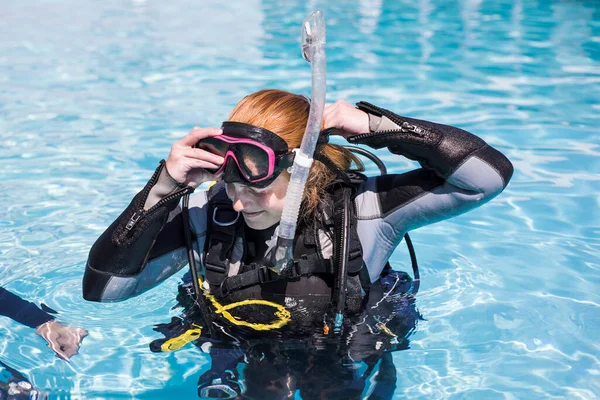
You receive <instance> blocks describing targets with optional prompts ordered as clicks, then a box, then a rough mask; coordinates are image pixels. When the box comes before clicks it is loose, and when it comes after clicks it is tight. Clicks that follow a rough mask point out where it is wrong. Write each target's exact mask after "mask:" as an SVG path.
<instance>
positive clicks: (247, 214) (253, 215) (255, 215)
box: [242, 211, 264, 218]
mask: <svg viewBox="0 0 600 400" xmlns="http://www.w3.org/2000/svg"><path fill="white" fill-rule="evenodd" d="M263 212H264V211H256V212H248V211H242V214H244V217H249V218H254V217H257V216H259V215H260V214H262V213H263Z"/></svg>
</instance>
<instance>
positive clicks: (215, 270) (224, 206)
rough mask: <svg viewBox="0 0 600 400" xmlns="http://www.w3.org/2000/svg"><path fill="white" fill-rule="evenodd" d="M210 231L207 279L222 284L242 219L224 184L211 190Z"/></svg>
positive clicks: (205, 258)
mask: <svg viewBox="0 0 600 400" xmlns="http://www.w3.org/2000/svg"><path fill="white" fill-rule="evenodd" d="M208 197H209V199H210V200H209V202H208V209H207V212H208V232H210V235H207V240H206V244H205V246H206V247H205V256H204V267H205V275H206V280H207V281H208V283H210V284H211V285H217V286H218V285H220V284H221V283H222V282H223V279H225V277H226V274H227V267H228V265H229V257H230V255H231V252H232V249H233V246H234V244H235V240H236V237H237V236H238V231H239V229H240V227H241V224H242V219H241V218H240V215H239V213H238V212H236V211H234V210H233V208H232V206H231V200H230V199H229V197H228V196H227V192H226V191H225V190H224V188H223V185H219V184H217V185H215V186H213V187H212V188H211V189H210V190H209V194H208Z"/></svg>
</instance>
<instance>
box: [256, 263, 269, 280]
mask: <svg viewBox="0 0 600 400" xmlns="http://www.w3.org/2000/svg"><path fill="white" fill-rule="evenodd" d="M256 273H257V274H258V281H259V282H260V283H265V282H270V281H272V279H270V278H271V270H270V269H269V268H267V267H265V266H262V267H260V268H258V269H257V270H256Z"/></svg>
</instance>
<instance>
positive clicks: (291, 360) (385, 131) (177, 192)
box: [83, 103, 513, 398]
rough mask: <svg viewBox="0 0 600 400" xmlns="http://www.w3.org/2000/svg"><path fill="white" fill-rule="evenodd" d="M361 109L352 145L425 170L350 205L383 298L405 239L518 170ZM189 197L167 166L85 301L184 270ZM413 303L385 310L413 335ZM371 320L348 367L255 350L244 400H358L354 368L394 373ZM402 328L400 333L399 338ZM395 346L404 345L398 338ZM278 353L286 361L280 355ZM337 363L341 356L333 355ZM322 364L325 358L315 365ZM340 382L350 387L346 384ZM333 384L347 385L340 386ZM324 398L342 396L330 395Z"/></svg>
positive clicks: (198, 230) (469, 146)
mask: <svg viewBox="0 0 600 400" xmlns="http://www.w3.org/2000/svg"><path fill="white" fill-rule="evenodd" d="M359 108H360V109H362V110H363V111H365V112H367V113H368V114H369V121H370V132H369V133H365V134H360V135H354V136H350V137H348V141H349V142H350V143H352V144H361V145H366V146H369V147H372V148H375V149H379V148H383V147H387V148H388V150H389V151H390V152H392V153H394V154H397V155H400V156H404V157H407V158H409V159H411V160H416V161H418V162H419V163H420V164H421V167H422V168H419V169H415V170H414V171H410V172H407V173H404V174H390V175H386V176H378V177H370V178H368V179H367V180H366V181H365V182H364V183H362V184H361V185H360V186H359V187H358V188H357V190H356V193H355V196H354V198H353V199H354V209H355V211H356V212H355V214H356V218H357V223H356V225H357V234H358V236H359V240H360V243H361V245H362V249H363V251H362V260H363V262H364V264H365V265H366V267H367V269H368V272H369V276H370V279H371V282H372V286H373V288H375V289H376V288H378V287H379V289H380V291H381V292H382V293H385V289H386V287H388V286H389V285H388V286H386V285H387V283H386V282H381V281H382V277H384V276H385V275H386V271H385V266H386V264H387V261H388V259H389V257H390V256H391V254H392V253H393V251H394V250H395V248H396V247H397V246H398V244H399V243H400V241H401V240H402V237H403V236H404V234H405V233H406V232H408V231H410V230H413V229H416V228H419V227H421V226H424V225H427V224H431V223H434V222H437V221H440V220H443V219H446V218H450V217H452V216H455V215H458V214H461V213H463V212H466V211H468V210H470V209H473V208H475V207H478V206H480V205H482V204H484V203H485V202H486V201H489V200H490V199H492V198H493V197H495V196H496V195H498V194H499V193H500V192H502V190H503V189H504V188H505V187H506V185H507V184H508V182H509V180H510V178H511V176H512V173H513V167H512V164H511V163H510V161H509V160H508V159H507V158H506V157H505V156H504V155H503V154H502V153H500V152H499V151H498V150H496V149H494V148H493V147H491V146H489V145H488V144H487V143H485V141H483V140H482V139H480V138H479V137H477V136H475V135H472V134H470V133H468V132H466V131H464V130H461V129H458V128H454V127H451V126H446V125H441V124H436V123H432V122H428V121H422V120H416V119H412V118H406V117H402V116H399V115H397V114H394V113H392V112H390V111H387V110H384V109H381V108H378V107H375V106H373V105H371V104H368V103H359ZM190 191H191V190H190V189H189V188H187V187H186V186H185V185H182V184H180V183H178V182H175V181H174V180H173V179H172V178H171V177H170V176H169V174H168V172H167V171H166V168H165V167H164V163H161V164H160V166H159V167H158V169H157V170H156V172H155V174H154V175H153V177H152V178H151V180H150V181H149V182H148V184H147V185H146V187H145V188H144V189H143V190H142V191H141V192H140V193H138V195H136V196H135V198H134V199H133V201H132V202H131V204H130V205H129V206H128V207H127V209H126V210H125V211H124V212H123V213H122V214H121V215H120V216H119V217H118V218H117V220H116V221H115V222H114V223H113V224H112V225H111V226H110V227H109V228H108V229H107V230H106V231H105V232H104V233H103V234H102V236H101V237H100V238H99V239H98V240H97V241H96V243H95V244H94V246H93V247H92V249H91V251H90V255H89V259H88V263H87V266H86V271H85V275H84V279H83V296H84V297H85V298H86V299H87V300H91V301H120V300H125V299H128V298H130V297H132V296H136V295H138V294H140V293H142V292H144V291H146V290H148V289H150V288H152V287H154V286H156V285H157V284H159V283H160V282H162V281H164V280H165V279H167V278H168V277H169V276H171V275H172V274H174V273H175V272H177V271H179V270H180V269H181V268H183V267H184V266H185V265H186V264H187V252H186V248H185V241H184V236H183V234H182V232H183V225H182V223H183V222H182V217H181V209H180V208H179V207H178V203H179V200H180V198H181V197H182V196H183V195H184V194H186V193H189V192H190ZM208 208H209V207H208V197H207V194H206V192H201V193H200V194H198V195H196V196H194V197H192V198H191V199H190V225H191V228H192V231H193V232H194V234H195V241H194V244H193V245H194V248H195V250H196V253H197V254H203V252H204V249H205V238H206V232H207V225H208V224H207V221H208V220H209V218H212V216H211V215H207V210H208ZM319 241H320V242H319V249H320V252H321V257H322V258H323V259H329V258H331V256H332V248H333V245H332V241H331V237H330V236H327V235H326V234H324V235H320V232H319ZM249 243H250V242H249V241H247V242H246V243H241V246H234V247H236V248H235V249H234V250H233V251H232V253H231V257H230V258H229V262H230V263H231V264H230V265H233V264H234V263H235V262H237V261H240V262H241V261H251V260H249V259H248V258H247V257H248V252H244V249H246V250H247V249H248V246H249ZM258 247H259V248H262V247H264V246H262V245H260V246H258ZM238 248H239V249H238ZM238 250H239V251H238ZM259 253H260V250H259V249H258V248H256V246H255V247H254V256H253V258H256V259H259V258H260V254H259ZM202 260H203V258H202V257H198V258H197V262H198V263H199V264H200V265H202ZM202 266H203V265H202ZM229 271H237V270H234V269H229ZM232 273H233V274H234V275H235V274H237V272H232ZM392 275H393V274H392ZM393 278H394V279H395V280H394V281H393V282H394V285H395V284H396V283H398V282H399V281H400V280H401V279H402V278H400V277H398V276H395V277H394V276H393ZM294 283H295V282H290V284H289V285H288V286H289V287H292V286H294ZM284 286H285V285H284ZM389 290H392V289H389ZM286 294H287V292H286ZM400 295H401V294H399V296H400ZM399 300H402V299H399ZM369 301H373V302H378V301H379V299H377V297H376V296H374V295H373V296H370V297H369ZM409 303H410V302H409V301H408V300H407V299H404V300H403V301H400V302H399V303H398V304H400V306H399V308H400V309H399V310H396V307H397V306H398V305H397V304H394V303H390V304H388V306H389V307H391V309H392V311H398V312H399V313H402V312H403V311H402V310H403V309H404V310H406V311H408V314H409V316H408V317H407V318H406V321H404V320H403V318H402V317H400V318H396V319H394V320H393V321H392V320H390V321H392V323H397V324H398V325H402V324H404V325H405V328H406V327H407V328H406V329H408V330H410V329H411V328H410V327H411V326H412V327H414V322H415V319H416V318H417V314H416V313H411V312H410V310H414V306H413V304H412V303H410V304H409ZM376 304H378V303H376ZM302 306H303V303H302V300H300V301H294V304H286V307H288V308H289V309H290V312H291V313H292V314H293V312H294V309H295V310H300V311H302V310H301V309H302ZM367 309H368V306H367ZM368 318H371V319H372V320H373V321H370V322H369V323H363V324H360V325H358V326H359V328H357V330H356V332H354V333H355V335H354V336H353V340H355V343H356V346H353V347H352V346H351V347H352V351H351V352H350V354H349V357H350V358H351V360H347V359H346V358H344V357H337V358H333V359H330V358H328V354H332V353H331V352H329V353H320V354H319V355H317V356H316V357H317V358H318V359H313V358H311V357H313V355H314V353H313V354H312V355H311V353H310V352H309V353H306V351H305V350H306V349H301V350H299V351H300V352H303V354H304V355H298V354H295V353H294V352H295V350H294V349H290V348H284V349H283V350H282V349H278V350H277V351H275V352H273V351H271V350H270V349H271V347H273V346H274V347H277V345H278V343H279V341H277V340H272V341H271V344H272V345H273V346H271V347H267V348H264V349H262V350H261V348H260V347H257V346H253V347H252V349H251V351H255V352H256V354H255V355H256V356H257V357H251V360H250V362H251V364H250V365H249V366H251V367H252V368H250V369H247V372H246V373H245V375H246V376H247V377H253V378H252V379H250V381H249V382H248V393H251V394H253V395H256V397H257V398H267V397H265V396H266V391H267V390H271V389H272V390H271V391H270V393H271V394H273V396H272V397H274V398H277V397H278V396H279V397H281V396H284V395H285V393H286V392H285V391H286V390H288V389H289V390H295V389H300V390H301V392H302V391H303V392H304V394H303V396H306V397H305V398H311V397H315V396H325V398H340V397H341V398H344V397H345V398H350V397H358V396H360V393H361V391H362V388H363V387H364V379H366V378H362V377H361V376H360V374H359V373H358V370H357V369H356V368H354V367H348V366H349V365H353V363H355V362H363V363H365V365H367V371H369V369H370V368H374V366H375V365H376V364H379V365H381V366H387V367H388V369H389V365H390V362H389V361H390V359H389V357H387V356H384V355H383V351H384V348H385V347H386V345H378V343H377V336H376V335H381V337H383V336H385V335H384V333H382V332H383V331H384V329H383V328H382V330H378V332H376V335H374V336H368V335H371V333H372V332H371V331H372V330H373V327H374V326H375V325H376V322H377V321H376V318H377V316H376V315H367V316H366V317H365V321H367V319H368ZM394 321H396V322H394ZM411 321H412V322H411ZM358 322H360V320H359V321H358ZM388 322H389V321H388ZM214 323H218V321H216V322H214ZM322 329H323V328H322V326H321V330H322ZM403 329H404V328H402V327H399V331H402V330H403ZM406 329H404V330H406ZM350 333H352V331H351V332H350ZM364 337H368V339H367V340H366V341H365V342H364V343H366V344H365V345H364V346H363V341H362V340H361V338H364ZM374 338H375V339H374ZM399 339H402V338H401V337H400V335H399ZM378 346H379V347H378ZM284 347H285V346H284ZM288 347H289V346H288ZM280 350H282V351H283V352H284V353H285V354H287V355H284V356H281V354H282V351H280ZM346 350H348V348H346V349H344V348H342V352H343V351H346ZM363 350H364V351H363ZM290 352H292V353H294V354H292V353H290ZM211 354H212V352H211ZM228 354H229V353H228ZM333 354H336V355H338V356H340V355H341V354H340V353H338V352H337V351H336V352H334V353H333ZM321 356H322V357H323V358H319V357H321ZM233 359H235V357H233ZM261 360H262V361H261ZM252 363H254V364H252ZM319 366H323V367H319ZM392 370H393V368H392ZM253 374H254V375H253ZM344 374H346V375H347V379H346V378H344V377H342V375H344ZM346 375H344V376H346ZM388 375H389V374H388V373H385V374H383V375H381V376H388ZM309 376H312V377H313V378H314V379H311V378H309ZM328 377H329V378H331V379H328ZM321 378H322V379H321ZM263 381H264V382H263ZM292 381H295V382H296V383H295V384H293V385H292V384H291V383H290V384H289V385H288V386H289V387H288V388H286V387H282V386H281V382H288V383H289V382H292ZM261 382H262V383H261ZM277 382H279V383H277ZM335 382H339V383H341V386H338V385H337V384H336V383H335ZM254 384H256V385H254ZM269 385H271V386H272V385H275V387H271V386H269ZM338 389H339V390H338ZM328 390H331V391H332V392H333V391H336V390H337V392H336V394H333V393H327V391H328ZM261 392H262V393H261ZM392 392H393V390H392ZM301 394H302V393H301Z"/></svg>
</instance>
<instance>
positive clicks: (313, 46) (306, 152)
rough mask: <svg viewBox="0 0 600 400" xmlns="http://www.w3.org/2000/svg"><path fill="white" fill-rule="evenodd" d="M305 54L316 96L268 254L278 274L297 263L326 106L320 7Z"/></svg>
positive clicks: (309, 24) (305, 36) (305, 32)
mask: <svg viewBox="0 0 600 400" xmlns="http://www.w3.org/2000/svg"><path fill="white" fill-rule="evenodd" d="M302 56H303V57H304V59H305V60H306V61H308V62H309V63H310V66H311V70H312V96H311V102H310V112H309V115H308V123H307V124H306V130H305V131H304V137H303V138H302V144H301V145H300V149H296V156H295V158H294V165H293V166H292V176H291V178H290V183H289V186H288V188H287V192H286V197H285V207H284V209H283V214H282V216H281V223H280V225H279V230H278V236H277V243H276V245H275V248H274V249H273V250H272V251H271V252H270V253H269V255H268V256H267V260H269V261H270V265H271V269H272V270H273V271H274V272H276V273H278V274H286V273H287V272H288V271H289V270H290V268H291V266H292V264H293V250H294V236H295V235H296V224H297V222H298V213H299V212H300V204H301V203H302V195H303V194H304V186H305V185H306V180H307V179H308V173H309V171H310V167H311V165H312V163H313V154H314V152H315V147H316V146H317V141H318V140H319V133H320V132H321V125H322V121H323V110H324V108H325V84H326V81H325V19H324V18H323V12H321V11H320V10H317V11H315V12H313V13H312V14H311V15H309V16H308V18H306V19H305V20H304V23H303V24H302Z"/></svg>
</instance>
